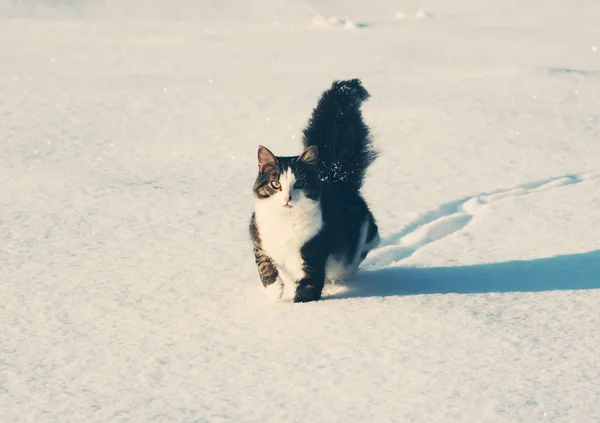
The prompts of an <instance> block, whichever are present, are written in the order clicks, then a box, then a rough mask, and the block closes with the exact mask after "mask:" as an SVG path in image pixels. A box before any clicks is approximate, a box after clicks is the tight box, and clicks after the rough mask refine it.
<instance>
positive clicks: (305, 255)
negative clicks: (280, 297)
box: [294, 237, 327, 303]
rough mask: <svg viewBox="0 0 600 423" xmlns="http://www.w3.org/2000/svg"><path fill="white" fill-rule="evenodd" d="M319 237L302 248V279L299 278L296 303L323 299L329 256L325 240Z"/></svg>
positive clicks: (295, 297)
mask: <svg viewBox="0 0 600 423" xmlns="http://www.w3.org/2000/svg"><path fill="white" fill-rule="evenodd" d="M319 238H322V237H317V238H316V239H313V240H312V241H310V242H308V243H307V244H305V245H304V246H303V247H302V250H301V252H300V255H301V257H302V261H303V263H302V277H301V278H299V280H298V282H297V286H296V294H295V295H294V302H295V303H306V302H309V301H317V300H319V299H320V298H321V293H322V292H323V285H324V284H325V262H326V261H327V254H326V252H325V251H324V248H323V240H322V239H319Z"/></svg>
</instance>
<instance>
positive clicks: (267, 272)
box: [254, 248, 283, 301]
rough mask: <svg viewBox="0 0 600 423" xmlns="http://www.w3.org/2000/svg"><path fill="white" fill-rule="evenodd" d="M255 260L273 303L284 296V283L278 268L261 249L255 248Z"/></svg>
mask: <svg viewBox="0 0 600 423" xmlns="http://www.w3.org/2000/svg"><path fill="white" fill-rule="evenodd" d="M254 259H255V261H256V267H257V268H258V274H259V276H260V280H261V282H262V284H263V286H264V287H265V292H266V294H267V297H269V298H270V299H271V300H273V301H277V300H278V299H280V298H281V295H282V294H283V281H282V280H281V278H280V277H279V271H278V270H277V267H275V264H274V263H273V260H271V259H270V258H269V256H267V254H266V253H265V252H264V251H262V250H261V249H259V248H254Z"/></svg>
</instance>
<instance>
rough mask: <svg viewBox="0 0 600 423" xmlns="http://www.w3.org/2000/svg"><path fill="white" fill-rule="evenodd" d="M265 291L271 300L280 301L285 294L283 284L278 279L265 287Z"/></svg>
mask: <svg viewBox="0 0 600 423" xmlns="http://www.w3.org/2000/svg"><path fill="white" fill-rule="evenodd" d="M265 293H266V294H267V297H268V298H269V300H271V301H279V299H280V298H281V296H282V295H283V284H282V283H281V282H280V281H279V280H277V281H275V282H274V283H272V284H271V285H268V286H266V287H265Z"/></svg>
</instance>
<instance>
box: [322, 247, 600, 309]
mask: <svg viewBox="0 0 600 423" xmlns="http://www.w3.org/2000/svg"><path fill="white" fill-rule="evenodd" d="M343 286H344V287H346V288H347V290H346V291H344V292H340V293H337V294H334V295H331V296H328V297H327V299H340V298H360V297H389V296H395V295H419V294H451V293H456V294H485V293H491V292H541V291H556V290H574V289H594V288H600V250H597V251H591V252H588V253H581V254H572V255H563V256H555V257H550V258H544V259H535V260H527V261H508V262H503V263H491V264H477V265H471V266H457V267H432V268H417V267H388V268H384V269H380V270H361V271H359V272H358V274H357V275H356V277H355V280H354V281H353V282H352V283H347V284H344V285H343Z"/></svg>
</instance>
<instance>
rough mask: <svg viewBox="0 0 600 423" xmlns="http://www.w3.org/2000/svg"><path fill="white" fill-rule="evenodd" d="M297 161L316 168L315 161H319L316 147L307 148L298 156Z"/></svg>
mask: <svg viewBox="0 0 600 423" xmlns="http://www.w3.org/2000/svg"><path fill="white" fill-rule="evenodd" d="M298 160H299V161H301V162H302V163H306V164H309V165H312V166H316V165H317V161H318V160H319V150H318V149H317V146H316V145H311V146H310V147H308V148H307V149H306V150H304V153H302V154H301V155H300V158H299V159H298Z"/></svg>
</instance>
